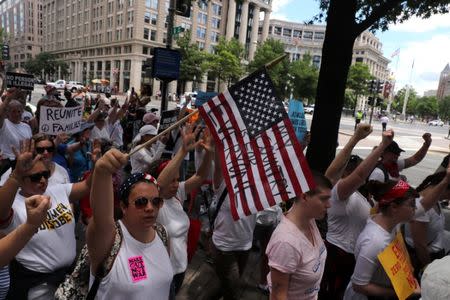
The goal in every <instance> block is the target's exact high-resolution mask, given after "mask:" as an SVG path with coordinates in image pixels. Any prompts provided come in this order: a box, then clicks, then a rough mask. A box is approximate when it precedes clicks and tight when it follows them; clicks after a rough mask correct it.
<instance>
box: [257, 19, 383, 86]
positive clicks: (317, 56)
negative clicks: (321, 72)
mask: <svg viewBox="0 0 450 300" xmlns="http://www.w3.org/2000/svg"><path fill="white" fill-rule="evenodd" d="M262 28H263V26H262V24H260V31H261V32H262ZM325 29H326V25H306V24H303V23H293V22H287V21H281V20H270V22H269V32H268V37H269V38H273V39H276V40H280V41H281V42H282V43H283V44H284V45H285V49H286V53H288V54H289V57H290V60H291V61H293V60H298V59H301V57H303V55H305V54H307V53H308V54H309V55H310V56H311V57H312V63H313V64H314V65H315V66H317V67H319V66H320V63H321V61H322V47H323V41H324V39H325ZM261 38H263V36H262V35H261ZM356 62H362V63H365V64H367V65H368V67H369V70H370V73H371V74H372V75H373V76H375V77H376V78H377V79H380V80H387V79H388V77H389V69H388V64H389V62H390V60H389V59H387V58H386V57H384V56H383V52H382V44H381V42H380V41H379V39H378V38H377V37H376V36H375V35H374V34H372V33H371V32H369V31H364V32H363V33H362V34H361V35H360V36H359V37H357V39H356V41H355V44H354V46H353V59H352V63H356Z"/></svg>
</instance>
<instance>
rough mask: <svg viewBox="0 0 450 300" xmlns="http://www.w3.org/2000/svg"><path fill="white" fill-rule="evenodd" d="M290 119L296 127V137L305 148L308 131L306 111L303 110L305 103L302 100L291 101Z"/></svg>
mask: <svg viewBox="0 0 450 300" xmlns="http://www.w3.org/2000/svg"><path fill="white" fill-rule="evenodd" d="M288 115H289V119H290V120H291V122H292V126H293V127H294V131H295V135H296V136H297V139H298V141H299V142H300V144H301V145H302V147H304V146H305V145H304V139H305V134H306V131H307V130H308V129H307V126H306V119H305V111H304V110H303V102H302V101H301V100H295V99H291V100H290V101H289V112H288Z"/></svg>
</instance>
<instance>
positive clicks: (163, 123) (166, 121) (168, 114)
mask: <svg viewBox="0 0 450 300" xmlns="http://www.w3.org/2000/svg"><path fill="white" fill-rule="evenodd" d="M179 113H180V110H179V109H173V110H166V111H163V112H162V113H161V120H160V121H159V128H158V133H160V132H163V131H164V130H165V129H167V128H169V127H170V126H172V125H173V124H175V123H176V122H177V121H178V115H179Z"/></svg>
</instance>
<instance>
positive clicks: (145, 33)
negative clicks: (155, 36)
mask: <svg viewBox="0 0 450 300" xmlns="http://www.w3.org/2000/svg"><path fill="white" fill-rule="evenodd" d="M149 34H150V29H148V28H144V40H148V37H149Z"/></svg>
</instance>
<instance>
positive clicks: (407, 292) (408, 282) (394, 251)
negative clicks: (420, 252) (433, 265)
mask: <svg viewBox="0 0 450 300" xmlns="http://www.w3.org/2000/svg"><path fill="white" fill-rule="evenodd" d="M378 259H379V260H380V263H381V265H382V266H383V269H384V271H385V272H386V274H387V275H388V277H389V279H390V280H391V283H392V286H393V287H394V290H395V293H396V294H397V297H398V298H399V299H400V300H404V299H406V298H408V297H409V296H411V294H412V293H413V292H414V290H415V289H416V287H417V281H416V279H415V278H414V273H413V267H412V265H411V260H410V259H409V254H408V251H407V250H406V246H405V242H404V241H403V236H402V233H401V232H400V231H399V232H398V233H397V235H396V236H395V239H394V240H393V241H392V242H391V243H390V244H389V245H388V246H387V247H386V248H385V249H384V250H383V251H382V252H381V253H380V254H378Z"/></svg>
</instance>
